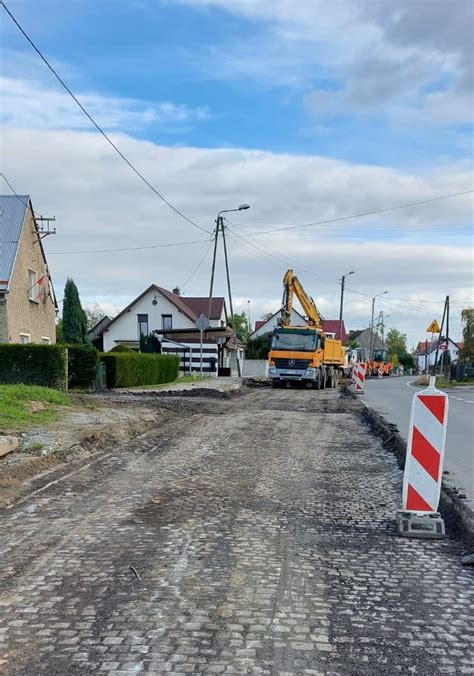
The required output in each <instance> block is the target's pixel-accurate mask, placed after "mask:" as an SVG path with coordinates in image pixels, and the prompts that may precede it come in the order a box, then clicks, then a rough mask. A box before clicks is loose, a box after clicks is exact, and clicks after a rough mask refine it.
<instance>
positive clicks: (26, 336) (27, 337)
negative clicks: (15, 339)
mask: <svg viewBox="0 0 474 676" xmlns="http://www.w3.org/2000/svg"><path fill="white" fill-rule="evenodd" d="M29 342H30V334H29V333H20V343H21V344H22V345H26V344H27V343H29Z"/></svg>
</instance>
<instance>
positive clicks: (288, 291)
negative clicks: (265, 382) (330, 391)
mask: <svg viewBox="0 0 474 676" xmlns="http://www.w3.org/2000/svg"><path fill="white" fill-rule="evenodd" d="M295 296H296V297H297V299H298V300H299V302H300V304H301V307H302V308H303V311H304V313H305V314H306V316H307V318H308V324H307V325H304V326H291V311H292V309H293V300H294V297H295ZM278 324H279V326H278V328H276V329H275V330H274V331H273V334H272V337H271V347H270V352H269V355H268V363H269V367H268V375H269V376H270V378H271V381H272V385H273V387H286V385H287V383H295V382H296V383H302V384H305V385H307V384H308V383H309V384H310V385H311V386H312V387H313V388H314V389H317V390H319V389H322V388H324V387H336V385H337V383H338V381H339V377H340V375H341V374H342V371H343V368H344V363H345V354H344V349H343V347H342V343H341V341H340V340H334V339H333V338H327V337H326V334H325V333H324V331H323V328H322V322H321V317H320V316H319V312H318V310H317V308H316V304H315V302H314V300H313V299H312V298H311V297H310V296H308V294H307V293H306V291H305V290H304V288H303V286H302V285H301V282H300V281H299V280H298V278H297V277H296V275H295V274H294V273H293V270H287V272H286V273H285V276H284V277H283V301H282V308H281V317H280V319H279V321H278Z"/></svg>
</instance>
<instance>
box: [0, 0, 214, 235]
mask: <svg viewBox="0 0 474 676" xmlns="http://www.w3.org/2000/svg"><path fill="white" fill-rule="evenodd" d="M0 3H1V5H2V7H3V9H4V10H5V12H6V13H7V14H8V16H9V17H10V18H11V20H12V21H13V23H14V24H15V25H16V26H17V28H18V30H19V31H20V32H21V33H22V35H23V36H24V37H25V38H26V40H27V41H28V42H29V44H30V45H31V46H32V48H33V49H34V50H35V52H36V53H37V54H38V56H39V57H40V59H41V60H42V61H43V63H44V64H45V65H46V66H47V67H48V68H49V70H50V71H51V73H52V74H53V75H54V77H55V78H56V79H57V80H58V82H59V83H60V84H61V85H62V86H63V87H64V89H65V90H66V91H67V93H68V94H69V96H70V97H71V98H72V99H73V101H75V103H76V104H77V105H78V106H79V108H80V109H81V110H82V112H83V113H84V115H85V116H86V117H87V118H88V120H89V121H90V122H91V123H92V124H93V125H94V127H95V128H96V129H97V131H98V132H99V133H100V134H102V136H103V137H104V138H105V140H106V141H107V142H108V143H109V144H110V146H111V147H112V148H113V149H114V150H115V152H116V153H117V154H118V155H119V156H120V157H121V158H122V160H123V161H124V162H125V164H127V165H128V167H129V168H130V169H131V170H132V171H133V172H134V173H135V174H136V175H137V176H138V177H139V178H140V179H141V180H142V181H143V183H145V185H147V186H148V187H149V188H150V190H152V192H154V193H155V195H157V197H159V198H160V200H162V201H163V202H164V203H165V204H166V205H167V206H168V207H169V208H170V209H172V211H174V212H175V213H176V214H178V216H181V218H184V220H185V221H187V222H188V223H190V224H191V225H193V226H194V227H195V228H198V229H199V230H202V231H203V232H207V233H209V234H211V231H210V230H206V228H203V227H202V226H200V225H198V224H197V223H195V222H194V221H193V220H191V219H190V218H188V217H187V216H186V215H185V214H183V212H182V211H180V210H179V209H178V208H177V207H175V206H174V204H172V203H171V202H170V201H169V200H167V199H166V197H164V195H162V194H161V193H160V192H159V191H158V190H157V189H156V188H155V186H154V185H152V184H151V183H150V181H149V180H148V179H147V178H145V176H144V175H143V174H142V173H141V172H140V171H139V170H138V169H137V168H136V167H135V165H134V164H132V162H131V161H130V160H129V159H128V158H127V157H126V156H125V155H124V154H123V152H122V151H121V150H120V149H119V148H118V146H116V145H115V143H114V142H113V141H112V139H111V138H110V137H109V136H108V135H107V134H106V132H105V131H104V130H103V129H102V127H101V126H100V125H99V124H97V122H96V121H95V120H94V118H93V117H92V115H91V114H90V113H88V111H87V110H86V109H85V108H84V106H83V105H82V103H81V102H80V101H79V99H78V98H77V96H76V95H75V94H74V93H73V92H72V91H71V89H69V87H68V86H67V84H66V83H65V82H64V80H63V79H62V78H61V77H60V76H59V75H58V73H57V72H56V71H55V69H54V68H53V66H52V65H51V64H50V63H49V61H48V60H47V59H46V57H45V56H44V55H43V54H42V52H41V51H40V50H39V48H38V47H37V46H36V45H35V43H34V42H33V40H32V39H31V38H30V37H29V35H28V34H27V33H26V32H25V31H24V29H23V28H22V27H21V25H20V24H19V23H18V21H17V20H16V19H15V17H14V16H13V14H12V13H11V12H10V10H9V9H8V7H7V6H6V5H5V3H4V2H3V0H0Z"/></svg>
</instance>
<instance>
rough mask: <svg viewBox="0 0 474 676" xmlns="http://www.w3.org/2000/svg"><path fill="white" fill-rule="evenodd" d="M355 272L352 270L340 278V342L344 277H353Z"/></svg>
mask: <svg viewBox="0 0 474 676" xmlns="http://www.w3.org/2000/svg"><path fill="white" fill-rule="evenodd" d="M354 274H355V272H354V270H351V271H350V272H347V273H346V274H345V275H342V278H341V304H340V307H339V338H340V340H342V308H343V305H344V284H345V281H346V277H349V275H354Z"/></svg>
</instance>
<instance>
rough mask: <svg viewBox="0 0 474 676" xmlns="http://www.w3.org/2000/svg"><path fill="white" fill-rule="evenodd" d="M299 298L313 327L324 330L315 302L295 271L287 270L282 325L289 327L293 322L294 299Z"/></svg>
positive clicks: (284, 280) (284, 283)
mask: <svg viewBox="0 0 474 676" xmlns="http://www.w3.org/2000/svg"><path fill="white" fill-rule="evenodd" d="M295 295H296V297H297V298H298V300H299V302H300V304H301V307H302V308H303V311H304V313H305V314H306V316H307V317H308V319H309V323H310V325H311V326H316V328H320V329H321V328H322V323H321V317H320V316H319V312H318V310H317V308H316V304H315V302H314V300H313V299H312V298H311V297H310V296H308V294H307V293H306V291H305V290H304V288H303V286H302V284H301V282H300V281H299V279H298V277H297V276H296V275H295V274H294V272H293V270H291V269H290V270H287V271H286V273H285V276H284V277H283V301H282V309H281V324H282V326H288V325H289V324H290V322H291V310H292V309H293V299H294V297H295Z"/></svg>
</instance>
